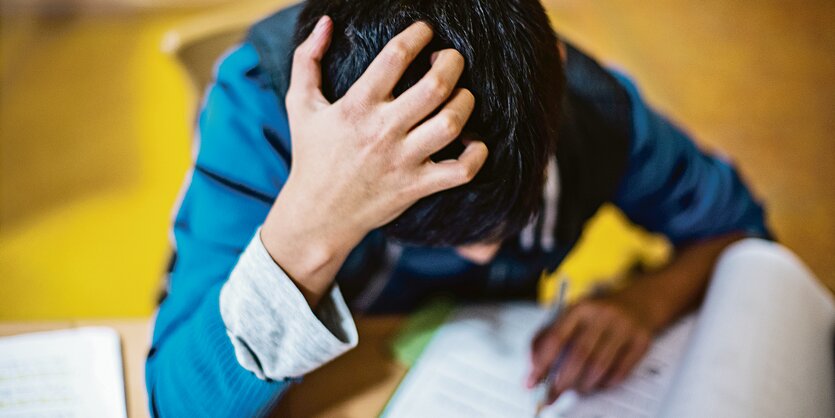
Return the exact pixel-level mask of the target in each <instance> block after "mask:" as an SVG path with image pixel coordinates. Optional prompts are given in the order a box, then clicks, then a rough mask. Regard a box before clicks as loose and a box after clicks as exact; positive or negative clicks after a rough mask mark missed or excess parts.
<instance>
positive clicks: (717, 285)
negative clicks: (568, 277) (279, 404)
mask: <svg viewBox="0 0 835 418" xmlns="http://www.w3.org/2000/svg"><path fill="white" fill-rule="evenodd" d="M544 317H545V312H543V311H542V310H540V309H539V308H537V307H536V306H534V305H532V304H519V303H516V304H504V305H482V306H470V307H463V308H459V309H458V310H456V312H455V313H454V314H453V316H452V317H451V319H450V321H449V322H448V323H446V324H444V325H443V326H442V327H441V329H439V330H438V332H437V334H436V335H435V337H434V338H433V340H432V341H431V342H430V344H429V346H428V347H427V348H426V350H425V352H424V354H423V355H422V356H421V358H420V359H419V360H418V362H417V364H416V365H415V366H414V367H413V368H412V370H411V371H410V372H409V374H408V375H407V376H406V378H405V379H404V381H403V383H402V384H401V386H400V387H399V388H398V390H397V393H396V394H395V396H394V397H393V398H392V400H391V402H390V403H389V405H388V407H387V408H386V410H385V411H384V413H383V415H384V416H387V417H395V418H408V417H433V418H444V417H471V416H472V417H476V416H478V417H488V418H489V417H526V416H528V417H529V416H533V414H534V410H535V402H536V399H534V394H533V392H532V391H528V390H526V389H524V387H523V384H522V382H523V379H524V376H525V373H526V372H527V371H528V355H529V354H528V350H529V344H530V341H531V338H532V336H533V334H534V332H535V331H536V330H537V328H538V327H539V326H540V324H541V321H542V320H543V318H544ZM697 318H698V319H697ZM834 331H835V304H833V301H832V298H831V295H830V293H829V292H828V291H827V290H825V289H823V288H822V286H821V285H820V284H819V283H818V282H817V281H816V279H815V278H814V277H813V275H812V274H811V273H810V272H809V271H808V270H807V269H806V268H805V267H804V266H803V264H802V262H800V260H798V259H797V258H796V257H795V256H794V255H793V254H791V253H790V252H789V251H788V250H786V249H784V248H783V247H781V246H779V245H778V244H774V243H770V242H766V241H762V240H755V239H751V240H744V241H741V242H739V243H737V244H735V245H733V246H732V247H731V248H729V249H728V250H727V251H726V252H725V253H724V254H723V256H722V257H721V259H720V261H719V263H718V265H717V268H716V270H715V273H714V277H713V279H712V284H711V287H710V290H709V291H708V295H707V297H706V300H705V303H704V306H703V308H702V309H701V311H700V313H698V314H697V315H692V316H690V317H687V318H684V319H683V320H681V321H680V322H678V323H677V324H676V325H674V326H673V327H671V328H670V329H669V330H667V332H665V333H663V334H662V335H660V336H659V337H658V338H657V339H656V341H655V343H654V344H653V346H652V348H651V349H650V351H649V352H648V354H647V355H646V356H645V358H644V359H643V360H642V362H641V363H640V364H639V365H638V367H637V368H636V370H635V371H634V372H633V374H632V375H631V376H630V377H629V378H628V379H627V381H625V382H624V383H623V384H622V385H621V386H619V387H617V388H614V389H611V390H607V391H603V392H599V393H597V394H595V395H592V396H589V397H585V398H579V397H577V396H576V395H575V396H573V397H564V398H561V399H560V400H559V401H558V402H557V405H555V406H554V407H551V408H549V409H547V410H546V411H545V413H544V414H543V417H567V418H614V417H617V418H622V417H676V418H690V417H693V418H702V417H711V418H715V417H720V418H721V417H729V418H730V417H734V418H736V417H742V418H744V417H757V418H771V417H774V418H778V417H779V418H784V417H809V418H828V417H835V364H833V355H834V354H835V353H834V352H833V341H834V340H835V339H834V338H833V337H835V334H833V332H834Z"/></svg>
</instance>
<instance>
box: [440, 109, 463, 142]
mask: <svg viewBox="0 0 835 418" xmlns="http://www.w3.org/2000/svg"><path fill="white" fill-rule="evenodd" d="M460 128H461V127H460V124H459V123H458V118H457V117H455V115H453V114H452V112H441V113H440V114H438V130H439V131H440V134H441V135H443V136H444V137H446V138H454V137H456V136H458V132H459V131H460Z"/></svg>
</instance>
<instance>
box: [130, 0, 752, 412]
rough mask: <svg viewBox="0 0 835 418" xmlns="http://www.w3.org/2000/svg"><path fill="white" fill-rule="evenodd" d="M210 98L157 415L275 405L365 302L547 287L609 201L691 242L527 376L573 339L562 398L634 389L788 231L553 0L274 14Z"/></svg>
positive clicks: (573, 312) (566, 336) (178, 234)
mask: <svg viewBox="0 0 835 418" xmlns="http://www.w3.org/2000/svg"><path fill="white" fill-rule="evenodd" d="M322 16H328V17H322ZM416 22H417V23H416ZM297 45H298V48H296V46H297ZM294 50H295V53H293V51H294ZM205 100H206V101H205V104H204V107H203V110H202V112H201V114H200V119H199V127H198V131H199V140H198V145H199V152H198V153H197V157H196V160H195V162H194V169H193V170H192V173H191V175H190V176H189V178H188V180H187V188H186V192H185V195H184V196H183V200H182V203H181V205H180V209H179V213H178V214H177V217H176V220H175V222H174V236H175V239H176V259H175V262H174V263H173V266H172V270H171V273H170V282H169V288H168V297H167V298H166V299H165V300H164V302H163V303H162V305H161V306H160V309H159V314H158V316H157V319H156V325H155V329H154V337H153V344H152V348H151V350H150V352H149V354H148V359H147V366H146V380H147V388H148V394H149V400H150V407H151V410H152V413H153V414H154V415H155V416H191V415H200V416H251V415H256V414H262V413H265V412H266V411H268V410H269V409H270V408H271V407H272V406H274V404H275V402H277V401H279V399H280V397H281V394H282V393H283V392H284V391H285V390H286V389H287V387H288V385H290V384H291V383H292V382H294V381H297V380H298V379H299V378H301V377H302V376H303V375H304V374H306V373H308V372H310V371H311V370H313V369H315V368H317V367H318V366H320V365H322V364H323V363H326V362H327V361H329V360H331V359H333V358H335V357H337V356H339V355H340V354H342V353H344V352H345V351H347V350H349V349H350V348H352V347H353V346H354V345H356V343H357V331H356V328H355V326H354V323H353V320H352V317H351V313H350V312H349V309H348V305H349V304H350V305H351V306H352V307H353V308H354V309H355V310H356V311H366V312H395V311H396V312H405V311H408V310H410V309H412V308H414V307H415V306H417V305H418V304H419V303H420V302H422V301H424V300H426V298H428V297H430V296H432V295H434V294H437V293H439V292H447V293H452V294H454V295H456V296H458V297H459V298H461V299H467V300H487V299H506V298H532V297H534V295H535V289H536V282H537V280H538V278H539V276H540V273H541V272H542V271H543V270H553V269H555V268H556V267H557V266H558V265H559V263H560V262H561V261H562V259H563V258H564V256H565V255H566V254H567V253H568V251H569V250H570V249H571V248H572V246H573V245H574V244H575V243H576V242H577V240H578V238H579V237H580V234H581V230H582V227H583V224H584V223H585V222H586V221H587V220H588V219H589V218H590V217H591V216H592V215H593V214H594V212H595V211H596V210H597V209H598V208H599V206H600V205H601V204H602V203H604V202H607V201H611V202H613V203H614V204H616V205H617V206H618V207H620V208H621V209H622V210H623V211H624V213H625V214H626V215H627V216H629V218H630V219H632V220H633V221H635V222H636V223H638V224H640V225H643V226H644V227H646V228H647V229H649V230H652V231H656V232H660V233H663V234H664V235H666V236H667V237H669V239H670V240H671V241H672V242H673V243H674V244H675V246H676V249H677V251H676V255H675V257H674V259H673V261H672V262H671V264H670V265H669V266H668V267H666V268H665V269H663V270H661V271H659V272H656V273H651V274H646V275H644V277H640V278H637V279H636V280H634V281H633V282H632V283H631V284H630V285H629V286H627V287H626V288H625V289H623V290H621V291H618V292H617V293H613V294H609V295H606V296H602V297H599V298H595V299H590V300H585V301H581V302H579V303H577V304H576V305H575V306H573V307H572V308H571V309H570V310H569V311H568V313H567V314H566V315H565V316H564V317H563V318H562V319H561V320H560V321H559V322H558V323H557V324H556V325H555V326H554V327H552V328H551V329H548V330H545V331H543V332H542V333H541V334H540V335H538V336H537V338H536V339H535V341H534V342H533V344H532V353H531V363H532V367H531V372H530V382H529V383H531V384H532V383H534V382H536V381H537V380H538V379H539V378H541V377H542V375H543V373H544V372H545V370H546V369H547V367H548V365H549V364H550V363H551V362H552V361H553V360H554V359H555V358H556V356H557V355H558V353H559V352H560V350H561V349H563V348H564V347H565V346H566V345H568V344H570V345H571V350H570V351H569V353H570V354H569V355H568V358H567V362H566V363H565V365H564V368H563V369H562V372H561V374H560V378H559V379H558V380H557V381H556V382H555V385H554V387H553V388H552V392H551V395H552V399H553V398H555V397H556V396H557V395H558V394H559V393H561V392H562V391H564V390H566V389H567V388H576V389H579V390H582V391H590V390H594V389H596V388H600V387H603V386H606V385H611V384H615V383H617V382H619V381H620V380H622V379H623V378H624V377H625V376H626V375H627V374H628V372H629V371H630V370H631V368H632V367H633V366H634V365H635V364H636V363H637V361H638V360H639V359H640V358H641V356H642V355H643V353H644V352H645V351H646V349H647V346H648V344H649V342H650V339H651V335H652V334H653V333H654V332H656V331H658V330H659V329H661V328H662V327H664V326H665V325H666V324H669V323H670V322H671V321H672V320H674V319H675V318H676V317H677V316H679V315H680V314H682V313H683V312H684V311H686V310H687V309H689V308H691V307H693V306H694V305H696V304H697V303H698V301H699V298H700V296H701V295H702V292H703V291H704V289H705V286H706V283H707V281H708V277H709V275H710V271H711V269H712V267H713V265H714V262H715V260H716V258H717V256H718V254H719V253H720V252H721V251H722V249H723V248H725V247H726V246H727V245H728V244H730V243H731V242H733V241H734V240H736V239H739V238H741V237H743V236H751V235H753V236H766V237H767V236H769V233H768V231H767V228H766V226H765V224H764V219H763V211H762V209H761V207H760V206H759V205H758V204H757V203H756V202H755V201H754V199H753V198H752V196H751V194H750V193H749V191H748V190H747V189H746V187H745V185H744V184H743V183H742V181H741V180H740V178H739V176H738V174H737V173H736V171H735V170H734V169H733V168H732V167H731V166H730V165H729V164H728V163H727V162H725V161H723V160H720V159H717V158H715V157H713V156H710V155H707V154H705V153H703V152H702V151H700V150H699V149H698V148H697V147H696V146H695V145H694V144H693V142H692V141H691V140H690V139H689V138H688V137H687V135H686V134H684V133H683V132H682V131H680V130H679V129H677V128H676V127H675V126H673V125H672V124H671V123H670V122H669V121H667V120H666V119H665V118H664V117H662V116H660V115H659V114H657V113H655V112H654V111H653V110H652V109H650V108H649V107H648V106H647V105H646V104H645V103H644V102H643V101H642V99H641V97H640V95H639V94H638V91H637V90H636V88H635V86H634V85H633V84H632V83H631V82H630V81H629V80H628V79H627V78H625V77H624V76H622V75H617V74H613V73H610V72H608V71H606V70H604V69H603V68H601V67H600V66H599V65H598V64H596V63H595V62H594V61H593V60H591V59H590V58H588V57H587V56H585V55H583V54H582V53H581V52H580V51H578V50H576V49H575V48H573V47H572V46H570V45H568V44H566V43H564V42H560V41H558V40H557V37H556V35H555V34H554V32H553V30H552V29H551V27H550V25H549V22H548V18H547V16H546V14H545V12H544V10H543V8H542V6H541V5H540V4H539V3H538V2H537V1H536V0H513V1H506V0H435V1H431V2H424V1H417V0H398V1H381V0H353V1H351V2H346V1H332V0H311V1H308V2H307V3H304V4H302V5H299V6H295V7H291V8H289V9H286V10H284V11H282V12H280V13H278V14H276V15H274V16H272V17H269V18H267V19H266V20H264V21H262V22H260V23H258V24H256V25H255V26H254V27H253V28H252V30H251V32H250V34H249V36H248V38H247V40H246V41H244V42H243V43H242V44H241V45H239V46H238V47H236V48H235V49H233V50H232V51H231V52H230V53H229V54H228V55H226V56H225V57H224V58H223V60H222V61H221V63H220V65H219V67H218V70H217V80H216V82H215V84H214V85H213V86H212V88H211V90H210V91H209V92H208V95H207V97H206V99H205ZM291 143H292V150H291Z"/></svg>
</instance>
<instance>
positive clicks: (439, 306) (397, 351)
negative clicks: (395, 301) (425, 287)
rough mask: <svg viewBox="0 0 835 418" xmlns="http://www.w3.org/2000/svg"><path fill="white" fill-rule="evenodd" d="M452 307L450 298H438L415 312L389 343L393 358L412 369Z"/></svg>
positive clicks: (453, 303) (452, 303)
mask: <svg viewBox="0 0 835 418" xmlns="http://www.w3.org/2000/svg"><path fill="white" fill-rule="evenodd" d="M454 307H455V302H454V301H453V300H452V298H439V299H435V300H433V301H431V302H429V303H428V304H426V305H425V306H423V307H422V308H420V309H418V310H417V311H415V313H413V314H412V315H411V316H410V317H409V318H408V319H407V320H406V323H405V325H403V327H402V328H401V329H400V331H398V332H397V335H395V336H394V339H393V340H392V342H391V350H392V353H393V355H394V358H395V359H396V360H397V361H398V362H400V363H401V364H403V365H405V366H407V367H412V365H414V364H415V361H417V359H418V357H420V354H421V353H422V352H423V349H424V348H426V345H427V344H429V341H430V340H431V339H432V336H433V335H435V331H437V330H438V328H439V327H440V326H441V324H443V323H444V321H446V318H447V316H449V314H450V312H452V309H453V308H454Z"/></svg>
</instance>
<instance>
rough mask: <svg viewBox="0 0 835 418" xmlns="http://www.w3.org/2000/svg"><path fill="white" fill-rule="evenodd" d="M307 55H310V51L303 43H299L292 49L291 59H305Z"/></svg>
mask: <svg viewBox="0 0 835 418" xmlns="http://www.w3.org/2000/svg"><path fill="white" fill-rule="evenodd" d="M308 56H310V52H309V50H308V48H307V45H306V44H305V43H302V44H301V45H299V46H297V47H296V50H295V51H293V60H303V59H307V57H308Z"/></svg>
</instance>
